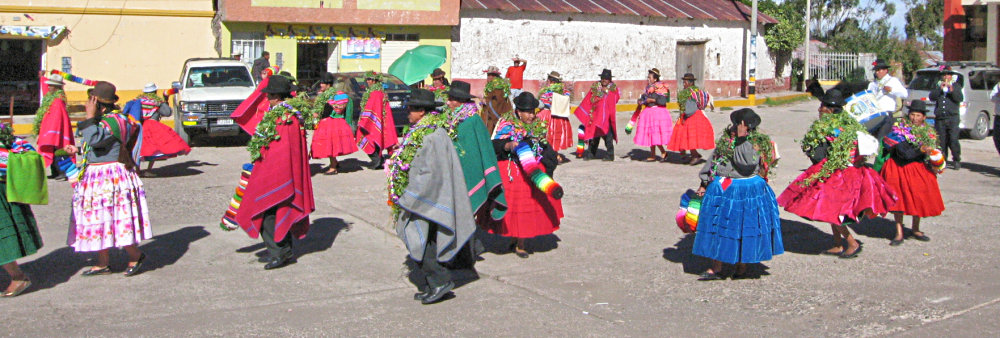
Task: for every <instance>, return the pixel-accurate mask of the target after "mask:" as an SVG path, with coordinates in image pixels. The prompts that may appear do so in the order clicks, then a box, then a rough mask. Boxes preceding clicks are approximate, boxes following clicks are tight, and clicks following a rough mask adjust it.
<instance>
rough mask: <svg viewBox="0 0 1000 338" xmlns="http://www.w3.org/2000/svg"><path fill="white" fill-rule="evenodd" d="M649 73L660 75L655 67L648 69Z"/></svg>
mask: <svg viewBox="0 0 1000 338" xmlns="http://www.w3.org/2000/svg"><path fill="white" fill-rule="evenodd" d="M649 73H652V74H656V76H660V70H659V69H656V68H653V69H650V70H649Z"/></svg>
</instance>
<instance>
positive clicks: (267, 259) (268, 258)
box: [257, 255, 271, 263]
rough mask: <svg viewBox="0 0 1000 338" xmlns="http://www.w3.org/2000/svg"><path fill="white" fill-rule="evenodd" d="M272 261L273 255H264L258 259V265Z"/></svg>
mask: <svg viewBox="0 0 1000 338" xmlns="http://www.w3.org/2000/svg"><path fill="white" fill-rule="evenodd" d="M270 261H271V255H263V256H260V257H257V263H267V262H270Z"/></svg>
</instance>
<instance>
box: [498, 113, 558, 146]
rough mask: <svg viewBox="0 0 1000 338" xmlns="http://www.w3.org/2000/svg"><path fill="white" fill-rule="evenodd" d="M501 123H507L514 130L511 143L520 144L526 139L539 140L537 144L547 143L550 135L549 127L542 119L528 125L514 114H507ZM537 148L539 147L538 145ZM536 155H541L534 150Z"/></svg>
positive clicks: (502, 117) (511, 134) (503, 116)
mask: <svg viewBox="0 0 1000 338" xmlns="http://www.w3.org/2000/svg"><path fill="white" fill-rule="evenodd" d="M500 119H501V121H506V122H508V123H510V124H511V127H513V130H512V131H511V133H510V136H511V141H517V142H518V143H520V142H521V141H523V140H525V139H529V138H530V139H537V140H538V142H536V143H547V142H548V141H547V140H548V139H547V138H546V134H547V133H548V126H547V125H546V123H545V121H542V119H538V118H536V119H535V120H534V121H532V122H531V123H526V122H524V121H523V120H521V119H519V118H517V117H516V116H514V113H513V112H507V113H505V114H503V115H502V116H501V117H500ZM536 148H537V145H536ZM534 150H535V153H538V154H540V153H541V152H540V151H538V149H534Z"/></svg>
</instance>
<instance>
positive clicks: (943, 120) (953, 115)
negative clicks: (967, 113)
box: [927, 66, 965, 170]
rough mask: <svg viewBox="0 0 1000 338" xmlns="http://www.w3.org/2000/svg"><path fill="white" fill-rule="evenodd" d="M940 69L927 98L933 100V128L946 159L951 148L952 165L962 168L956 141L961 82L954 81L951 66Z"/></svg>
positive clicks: (960, 102)
mask: <svg viewBox="0 0 1000 338" xmlns="http://www.w3.org/2000/svg"><path fill="white" fill-rule="evenodd" d="M940 69H941V81H940V82H938V86H937V87H935V88H934V89H933V90H931V92H930V94H928V95H927V98H929V99H930V100H931V101H933V102H934V129H935V131H937V134H938V140H940V143H941V154H943V155H944V158H945V160H947V159H948V150H951V159H952V161H953V163H954V164H953V167H954V168H955V170H959V169H962V146H961V145H960V144H959V143H958V134H959V129H958V123H959V118H960V116H959V111H958V107H959V105H961V104H962V101H963V100H965V96H964V95H963V93H962V84H961V83H960V82H958V81H955V75H954V74H953V73H952V71H951V66H942V67H941V68H940Z"/></svg>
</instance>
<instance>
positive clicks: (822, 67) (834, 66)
mask: <svg viewBox="0 0 1000 338" xmlns="http://www.w3.org/2000/svg"><path fill="white" fill-rule="evenodd" d="M873 62H875V54H873V53H860V54H852V53H828V52H823V53H816V54H811V55H809V74H810V75H809V76H810V77H812V76H816V77H817V78H819V80H820V81H839V80H845V79H846V80H865V79H870V78H872V76H873V74H872V67H871V65H872V63H873Z"/></svg>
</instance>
